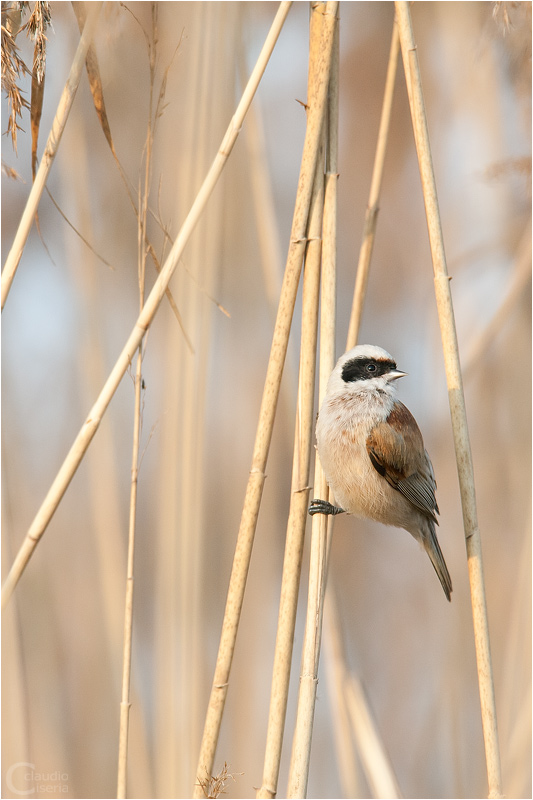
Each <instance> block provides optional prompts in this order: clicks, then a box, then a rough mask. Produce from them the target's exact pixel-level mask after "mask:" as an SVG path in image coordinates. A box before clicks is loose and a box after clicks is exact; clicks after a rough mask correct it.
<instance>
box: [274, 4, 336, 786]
mask: <svg viewBox="0 0 533 800" xmlns="http://www.w3.org/2000/svg"><path fill="white" fill-rule="evenodd" d="M337 12H338V8H336V9H332V8H330V3H328V4H327V8H326V12H325V14H324V25H325V26H326V25H328V24H329V25H331V24H333V25H334V31H335V42H334V48H333V51H332V66H331V81H330V96H329V118H328V136H327V153H328V155H327V165H326V190H325V200H324V223H323V232H322V238H323V245H322V287H321V308H322V317H321V323H320V369H319V402H321V400H322V398H323V397H324V394H325V391H326V385H327V381H328V379H329V375H330V373H331V370H332V369H333V365H334V361H335V307H336V304H335V292H336V232H337V178H338V175H337V129H338V79H339V76H338V70H339V51H338V46H339V32H338V19H337ZM330 15H331V16H330ZM314 487H315V492H314V493H315V496H316V497H322V498H324V499H327V498H328V487H327V483H326V478H325V476H324V473H323V471H322V468H321V466H320V460H319V459H318V458H316V461H315V483H314ZM328 524H330V518H328V517H326V516H325V515H323V514H316V515H315V516H314V517H313V522H312V529H311V552H310V563H309V588H308V599H307V616H306V625H305V637H304V646H303V653H302V665H301V669H300V690H299V693H298V708H297V713H296V724H295V730H294V736H293V744H292V755H291V763H290V767H289V780H288V786H287V797H305V796H306V794H307V781H308V777H309V764H310V756H311V740H312V734H313V719H314V711H315V701H316V687H317V683H318V662H319V655H320V642H321V634H322V610H323V603H324V593H325V587H326V573H327V549H328V539H327V533H328Z"/></svg>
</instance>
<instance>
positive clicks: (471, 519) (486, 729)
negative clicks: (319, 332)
mask: <svg viewBox="0 0 533 800" xmlns="http://www.w3.org/2000/svg"><path fill="white" fill-rule="evenodd" d="M395 6H396V19H397V23H398V29H399V35H400V44H401V49H402V57H403V62H404V71H405V75H406V80H407V86H408V94H409V104H410V106H411V117H412V121H413V129H414V135H415V143H416V150H417V154H418V163H419V168H420V175H421V179H422V191H423V194H424V203H425V207H426V217H427V224H428V230H429V241H430V245H431V256H432V260H433V270H434V277H435V294H436V299H437V310H438V315H439V322H440V328H441V338H442V346H443V351H444V364H445V369H446V379H447V382H448V397H449V402H450V413H451V419H452V429H453V436H454V443H455V453H456V459H457V471H458V475H459V486H460V490H461V503H462V508H463V522H464V529H465V538H466V551H467V558H468V572H469V578H470V595H471V601H472V614H473V620H474V641H475V647H476V658H477V666H478V683H479V694H480V700H481V718H482V724H483V736H484V740H485V757H486V762H487V777H488V785H489V797H501V796H502V786H501V766H500V752H499V743H498V728H497V722H496V701H495V696H494V683H493V677H492V661H491V655H490V641H489V628H488V618H487V605H486V600H485V585H484V580H483V562H482V557H481V535H480V531H479V526H478V520H477V507H476V495H475V486H474V471H473V464H472V453H471V450H470V439H469V434H468V423H467V418H466V408H465V401H464V394H463V383H462V376H461V366H460V363H459V348H458V343H457V333H456V329H455V319H454V313H453V303H452V296H451V291H450V278H449V275H448V270H447V266H446V256H445V252H444V241H443V236H442V229H441V222H440V214H439V206H438V200H437V190H436V184H435V175H434V172H433V163H432V158H431V149H430V144H429V133H428V127H427V118H426V112H425V107H424V97H423V93H422V83H421V77H420V68H419V64H418V57H417V51H416V45H415V40H414V34H413V28H412V23H411V13H410V10H409V3H407V2H396V3H395Z"/></svg>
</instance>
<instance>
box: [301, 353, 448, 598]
mask: <svg viewBox="0 0 533 800" xmlns="http://www.w3.org/2000/svg"><path fill="white" fill-rule="evenodd" d="M405 375H407V373H406V372H402V371H401V370H399V369H397V367H396V362H395V361H394V359H393V358H392V356H391V355H390V354H389V353H387V351H386V350H383V349H382V348H381V347H377V346H375V345H368V344H363V345H357V346H356V347H354V348H352V349H351V350H348V352H347V353H345V354H344V355H343V356H341V357H340V358H339V360H338V361H337V364H336V365H335V368H334V369H333V372H332V373H331V375H330V377H329V380H328V384H327V387H326V393H325V395H324V399H323V401H322V404H321V406H320V409H319V412H318V419H317V424H316V440H317V450H318V455H319V458H320V463H321V466H322V469H323V470H324V474H325V476H326V480H327V483H328V485H329V488H330V490H331V491H332V492H333V498H334V500H335V504H333V503H330V502H328V501H326V500H321V499H314V500H312V501H311V504H310V506H309V513H310V514H311V515H313V514H317V513H320V514H341V513H344V512H346V513H348V514H352V515H353V516H355V517H359V518H366V519H371V520H375V521H377V522H381V523H383V524H384V525H391V526H394V527H397V528H403V529H405V530H406V531H408V532H409V533H410V534H411V535H412V536H414V538H415V539H416V540H417V541H418V542H420V544H421V545H422V546H423V547H424V549H425V551H426V553H427V554H428V556H429V558H430V560H431V563H432V564H433V567H434V569H435V572H436V573H437V575H438V578H439V580H440V582H441V585H442V588H443V590H444V594H445V595H446V598H447V599H448V600H451V592H452V581H451V578H450V573H449V572H448V568H447V566H446V562H445V560H444V556H443V554H442V550H441V548H440V545H439V542H438V539H437V535H436V533H435V525H438V520H437V514H439V513H440V512H439V507H438V505H437V500H436V497H435V491H436V488H437V484H436V481H435V475H434V472H433V466H432V464H431V460H430V458H429V455H428V453H427V451H426V450H425V448H424V441H423V439H422V434H421V432H420V429H419V427H418V425H417V423H416V420H415V418H414V417H413V415H412V414H411V412H410V411H409V409H408V408H406V406H404V404H403V403H401V402H400V401H399V400H397V398H396V395H397V386H396V382H397V380H398V379H399V378H403V377H404V376H405Z"/></svg>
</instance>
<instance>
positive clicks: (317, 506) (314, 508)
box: [308, 499, 344, 516]
mask: <svg viewBox="0 0 533 800" xmlns="http://www.w3.org/2000/svg"><path fill="white" fill-rule="evenodd" d="M308 511H309V513H310V514H311V516H313V514H328V515H330V514H331V515H335V514H344V508H339V507H338V506H334V505H333V503H328V501H327V500H318V499H315V500H311V505H310V506H309V508H308Z"/></svg>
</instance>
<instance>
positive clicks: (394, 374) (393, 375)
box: [387, 369, 408, 381]
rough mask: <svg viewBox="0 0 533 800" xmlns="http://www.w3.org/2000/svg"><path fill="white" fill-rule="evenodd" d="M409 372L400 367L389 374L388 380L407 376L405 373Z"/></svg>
mask: <svg viewBox="0 0 533 800" xmlns="http://www.w3.org/2000/svg"><path fill="white" fill-rule="evenodd" d="M407 374H408V373H407V372H401V371H400V370H399V369H393V370H391V371H390V372H389V374H388V375H387V380H388V381H395V380H397V379H398V378H403V377H405V375H407Z"/></svg>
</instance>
